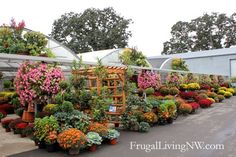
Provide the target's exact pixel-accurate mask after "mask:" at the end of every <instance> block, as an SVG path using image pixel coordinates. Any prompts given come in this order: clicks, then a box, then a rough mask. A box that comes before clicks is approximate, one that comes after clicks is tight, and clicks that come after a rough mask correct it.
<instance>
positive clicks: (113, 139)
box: [106, 129, 120, 145]
mask: <svg viewBox="0 0 236 157" xmlns="http://www.w3.org/2000/svg"><path fill="white" fill-rule="evenodd" d="M119 136H120V133H119V132H118V131H117V130H115V129H108V133H107V135H106V138H107V139H109V140H110V141H109V143H110V144H111V145H115V144H117V138H118V137H119Z"/></svg>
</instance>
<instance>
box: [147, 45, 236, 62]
mask: <svg viewBox="0 0 236 157" xmlns="http://www.w3.org/2000/svg"><path fill="white" fill-rule="evenodd" d="M230 54H236V47H231V48H223V49H215V50H206V51H197V52H187V53H179V54H172V55H159V56H152V57H148V60H153V59H158V58H202V57H210V56H222V55H230Z"/></svg>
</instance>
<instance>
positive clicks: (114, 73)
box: [72, 66, 127, 124]
mask: <svg viewBox="0 0 236 157" xmlns="http://www.w3.org/2000/svg"><path fill="white" fill-rule="evenodd" d="M106 69H107V74H108V75H107V77H106V78H103V79H101V78H99V76H96V74H95V72H94V67H90V68H88V69H80V70H74V71H72V74H73V75H74V77H75V79H76V77H78V76H86V77H87V88H88V89H97V93H98V94H100V92H101V88H102V87H103V86H107V88H108V90H109V92H110V93H111V98H113V102H114V103H113V104H111V105H110V106H112V107H114V111H112V112H111V111H109V112H107V114H108V117H109V122H110V123H115V124H118V123H120V115H121V114H123V113H124V111H125V107H126V94H125V90H124V86H125V73H126V70H127V68H126V67H114V66H108V67H106Z"/></svg>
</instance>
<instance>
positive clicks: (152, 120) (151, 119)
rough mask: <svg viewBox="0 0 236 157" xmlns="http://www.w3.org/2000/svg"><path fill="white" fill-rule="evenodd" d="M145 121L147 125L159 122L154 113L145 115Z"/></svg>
mask: <svg viewBox="0 0 236 157" xmlns="http://www.w3.org/2000/svg"><path fill="white" fill-rule="evenodd" d="M143 120H144V121H145V122H147V123H150V124H151V123H156V122H157V120H158V117H157V115H156V114H155V113H153V112H147V113H144V114H143Z"/></svg>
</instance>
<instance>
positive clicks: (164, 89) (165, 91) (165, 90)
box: [160, 86, 170, 95]
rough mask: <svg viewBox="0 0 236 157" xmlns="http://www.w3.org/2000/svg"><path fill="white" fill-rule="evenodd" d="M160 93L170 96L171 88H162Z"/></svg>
mask: <svg viewBox="0 0 236 157" xmlns="http://www.w3.org/2000/svg"><path fill="white" fill-rule="evenodd" d="M160 93H161V94H162V95H168V94H169V93H170V91H169V88H167V87H165V86H163V87H161V88H160Z"/></svg>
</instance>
